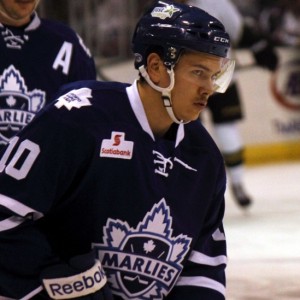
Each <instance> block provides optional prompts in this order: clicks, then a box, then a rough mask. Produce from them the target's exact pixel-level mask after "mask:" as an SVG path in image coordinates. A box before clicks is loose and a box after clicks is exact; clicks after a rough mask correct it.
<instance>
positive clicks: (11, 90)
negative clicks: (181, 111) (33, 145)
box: [0, 0, 96, 150]
mask: <svg viewBox="0 0 300 300" xmlns="http://www.w3.org/2000/svg"><path fill="white" fill-rule="evenodd" d="M38 2H39V1H38V0H31V1H21V0H20V1H17V0H0V54H1V55H0V150H1V149H2V148H3V147H4V145H5V144H7V143H8V141H9V140H10V139H11V138H12V137H13V136H14V135H15V134H16V133H17V132H18V131H19V130H20V129H22V128H23V127H24V126H25V125H26V124H28V123H29V122H30V121H31V120H32V119H33V118H34V116H35V115H36V113H37V112H38V111H39V110H40V109H41V108H42V107H44V106H45V104H46V103H48V102H50V101H51V100H53V98H54V95H55V93H56V92H57V90H58V89H59V87H60V86H61V85H63V84H66V83H68V82H73V81H76V80H83V79H96V68H95V63H94V60H93V58H92V57H91V54H90V52H89V50H88V49H87V48H86V47H85V46H84V44H83V42H82V40H81V39H80V38H79V37H78V35H77V34H76V33H75V32H74V31H73V30H72V29H71V28H69V27H67V26H66V25H64V24H62V23H59V22H56V21H51V20H45V19H40V18H39V16H38V15H37V13H36V12H35V8H36V6H37V5H38Z"/></svg>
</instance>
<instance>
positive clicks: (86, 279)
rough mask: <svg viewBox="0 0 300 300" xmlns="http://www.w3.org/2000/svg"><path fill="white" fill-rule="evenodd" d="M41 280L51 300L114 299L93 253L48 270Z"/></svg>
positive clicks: (44, 272) (74, 258)
mask: <svg viewBox="0 0 300 300" xmlns="http://www.w3.org/2000/svg"><path fill="white" fill-rule="evenodd" d="M41 280H42V282H43V286H44V288H45V290H46V291H47V293H48V295H49V297H50V298H51V299H76V298H79V299H82V300H83V299H84V300H112V299H113V297H112V294H111V292H110V289H109V287H108V285H107V284H106V282H107V278H106V275H105V273H104V270H103V268H102V266H101V263H100V261H99V260H96V259H95V255H94V253H93V252H91V253H88V254H85V255H80V256H76V257H73V258H72V259H70V261H69V263H68V264H59V265H54V266H51V267H48V268H46V269H45V270H44V271H43V272H42V273H41Z"/></svg>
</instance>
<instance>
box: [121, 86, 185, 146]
mask: <svg viewBox="0 0 300 300" xmlns="http://www.w3.org/2000/svg"><path fill="white" fill-rule="evenodd" d="M126 92H127V95H128V98H129V102H130V105H131V108H132V110H133V112H134V114H135V116H136V118H137V119H138V121H139V123H140V125H141V126H142V128H143V130H144V131H145V132H147V133H148V134H149V135H150V136H151V138H152V139H153V140H154V141H155V137H154V134H153V132H152V130H151V128H150V125H149V122H148V120H147V117H146V113H145V110H144V107H143V104H142V100H141V98H140V95H139V92H138V88H137V80H135V81H134V83H133V84H132V85H131V86H129V87H127V88H126ZM183 138H184V124H179V126H178V130H177V135H176V144H175V147H177V146H178V145H179V143H180V142H181V141H182V140H183Z"/></svg>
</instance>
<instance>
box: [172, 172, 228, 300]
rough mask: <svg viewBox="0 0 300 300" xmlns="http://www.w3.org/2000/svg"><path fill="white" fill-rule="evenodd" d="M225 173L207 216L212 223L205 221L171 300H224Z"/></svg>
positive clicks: (225, 253)
mask: <svg viewBox="0 0 300 300" xmlns="http://www.w3.org/2000/svg"><path fill="white" fill-rule="evenodd" d="M222 170H223V168H222ZM224 172H225V171H221V173H222V175H221V177H222V178H223V179H222V180H220V181H219V182H220V186H219V187H218V188H217V192H216V195H215V199H214V201H213V203H212V205H211V207H210V210H209V211H208V213H207V216H209V219H207V220H206V222H205V226H204V229H203V231H202V233H201V234H200V238H199V240H198V241H197V242H196V245H195V246H194V248H193V250H192V251H191V253H190V255H189V258H188V261H187V263H186V265H185V267H184V269H183V271H182V273H181V275H180V277H179V278H178V281H177V283H176V285H175V287H174V289H173V290H172V292H171V293H170V295H169V296H168V299H169V300H180V299H190V300H196V299H210V300H224V299H225V290H226V287H225V283H226V276H225V268H226V265H227V250H226V237H225V233H224V229H223V216H224V210H225V207H224V206H225V204H224V203H225V201H224V192H225V180H224V179H225V173H224ZM223 182H224V184H223Z"/></svg>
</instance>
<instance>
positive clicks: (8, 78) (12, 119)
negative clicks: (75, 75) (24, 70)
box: [0, 65, 46, 144]
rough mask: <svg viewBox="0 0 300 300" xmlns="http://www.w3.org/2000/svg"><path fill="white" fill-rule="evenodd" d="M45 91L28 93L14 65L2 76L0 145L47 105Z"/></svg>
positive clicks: (0, 77)
mask: <svg viewBox="0 0 300 300" xmlns="http://www.w3.org/2000/svg"><path fill="white" fill-rule="evenodd" d="M45 103H46V94H45V92H44V91H41V90H38V89H34V90H32V91H28V89H27V86H26V84H25V81H24V78H23V77H22V76H21V73H20V72H19V71H18V70H17V69H15V67H14V66H13V65H11V66H9V68H7V69H5V70H4V72H3V74H2V75H0V144H6V143H8V141H9V140H10V139H11V138H12V137H13V136H14V135H15V134H16V133H17V132H18V131H20V130H21V129H22V128H23V127H24V126H25V125H27V124H28V123H29V122H30V121H31V120H32V119H33V118H34V116H35V115H36V113H37V112H38V111H39V110H40V109H41V108H42V107H43V106H44V105H45Z"/></svg>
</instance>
